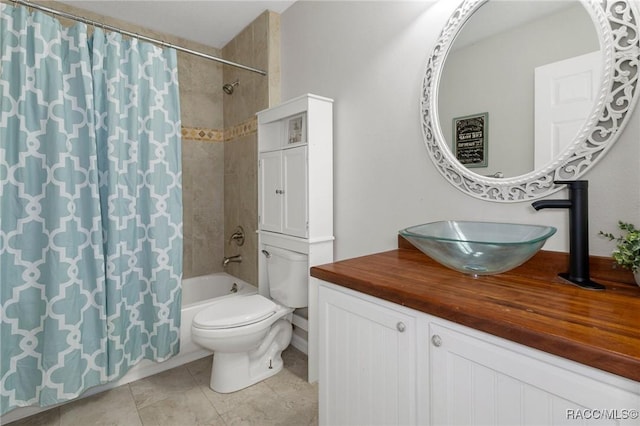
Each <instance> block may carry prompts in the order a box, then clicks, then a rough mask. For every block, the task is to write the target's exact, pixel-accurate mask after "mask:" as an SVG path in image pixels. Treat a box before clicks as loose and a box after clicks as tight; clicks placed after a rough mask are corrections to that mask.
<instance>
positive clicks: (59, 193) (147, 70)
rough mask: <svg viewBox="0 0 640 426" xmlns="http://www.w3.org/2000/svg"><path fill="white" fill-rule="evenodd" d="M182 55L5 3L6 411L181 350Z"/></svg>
mask: <svg viewBox="0 0 640 426" xmlns="http://www.w3.org/2000/svg"><path fill="white" fill-rule="evenodd" d="M175 65H176V57H175V51H173V50H162V49H159V48H157V47H153V46H150V45H147V44H145V43H137V42H135V41H130V42H125V41H123V40H121V39H120V38H119V37H117V36H114V35H108V36H105V35H104V34H103V33H102V32H101V31H99V30H98V31H96V33H95V34H94V36H93V38H92V39H88V37H87V29H86V26H84V25H82V24H79V25H76V26H74V27H72V28H64V27H62V26H61V25H60V23H59V22H58V21H57V20H56V19H54V18H52V17H50V16H47V15H45V14H42V13H40V12H35V13H32V14H31V13H29V12H28V11H27V10H26V9H25V8H23V7H13V6H9V5H8V4H4V3H2V4H0V316H1V319H2V322H1V324H0V414H3V413H5V412H7V411H9V410H11V409H13V408H15V407H20V406H28V405H41V406H46V405H51V404H56V403H59V402H62V401H66V400H69V399H73V398H75V397H77V396H79V395H80V394H81V393H82V392H84V391H85V390H86V389H88V388H90V387H92V386H95V385H98V384H102V383H106V382H108V381H110V380H113V379H116V378H118V377H120V376H122V375H123V374H124V373H126V371H127V370H128V369H129V368H130V367H131V366H132V365H134V364H135V363H137V362H138V361H140V360H142V359H152V360H156V361H161V360H164V359H166V358H169V357H170V356H172V355H174V354H176V353H177V352H178V351H179V328H180V304H181V300H180V299H181V293H180V281H181V274H182V228H181V226H182V225H181V224H182V201H181V197H182V195H181V184H180V179H181V167H180V132H179V129H180V119H179V116H180V111H179V101H178V87H177V75H176V71H175V70H176V66H175Z"/></svg>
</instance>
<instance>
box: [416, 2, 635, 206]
mask: <svg viewBox="0 0 640 426" xmlns="http://www.w3.org/2000/svg"><path fill="white" fill-rule="evenodd" d="M487 1H488V0H464V1H462V3H461V4H460V5H459V6H458V8H457V9H456V10H455V11H454V13H453V14H452V16H451V17H450V18H449V20H448V21H447V23H446V24H445V26H444V29H443V30H442V32H441V34H440V37H439V39H438V41H437V42H436V45H435V47H434V49H433V52H432V53H431V55H430V57H429V59H428V63H427V67H426V70H425V73H424V78H423V81H422V92H421V99H420V114H421V121H422V134H423V138H424V142H425V145H426V148H427V151H428V153H429V155H430V157H431V159H432V161H433V163H434V164H435V166H436V168H437V169H438V171H439V172H440V173H441V174H442V175H443V176H444V178H445V179H446V180H448V181H449V183H451V184H452V185H454V186H455V187H456V188H458V189H459V190H461V191H463V192H464V193H466V194H468V195H471V196H473V197H476V198H479V199H482V200H488V201H496V202H520V201H530V200H533V199H536V198H541V197H544V196H547V195H549V194H551V193H553V192H555V191H557V190H559V189H561V188H562V187H563V185H557V184H555V183H554V181H556V180H573V179H577V178H579V177H580V176H582V175H583V174H584V173H585V172H586V171H587V170H589V169H590V168H591V167H592V166H593V165H594V164H595V163H596V162H597V161H598V160H600V158H602V157H603V156H604V154H605V153H606V152H607V151H608V150H609V149H610V148H611V146H612V145H613V143H614V142H615V141H616V140H617V138H618V136H619V135H620V133H621V131H622V129H623V128H624V127H625V125H626V123H627V122H628V121H629V118H630V116H631V112H632V111H633V107H634V106H635V104H636V102H637V98H638V78H639V73H640V70H639V68H640V34H639V28H638V25H639V21H638V19H639V17H638V13H637V11H636V8H635V6H634V5H633V4H632V2H630V1H628V0H601V1H597V0H581V3H582V4H583V6H584V7H585V8H586V9H587V11H588V12H589V15H590V16H591V18H592V20H593V22H594V25H595V27H596V31H597V33H598V36H599V39H600V46H601V51H602V52H603V68H602V70H603V73H602V85H601V86H600V92H599V94H598V97H597V99H598V100H597V102H596V103H595V105H594V108H593V110H592V112H591V114H590V115H589V118H588V119H587V121H586V122H585V124H584V125H583V127H582V129H581V130H580V131H579V132H578V134H577V135H576V136H575V138H574V139H573V140H572V142H571V143H570V145H569V146H568V147H567V149H565V150H564V151H563V153H562V154H561V155H560V156H558V157H557V158H556V159H554V161H552V162H551V163H550V164H548V165H547V166H545V167H544V168H541V169H538V170H534V171H532V172H530V173H527V174H524V175H521V176H516V177H512V178H494V177H486V176H481V175H479V174H477V173H474V172H472V171H470V170H469V169H468V168H466V167H465V166H463V165H462V164H461V163H460V162H458V161H457V159H456V158H455V156H454V155H453V154H452V152H451V150H450V149H449V146H448V143H447V141H446V139H445V138H444V136H443V134H442V129H441V127H440V124H439V123H440V122H439V117H438V82H439V81H440V77H441V73H442V71H443V68H444V62H445V60H446V57H447V52H448V51H449V49H450V48H451V46H452V44H453V41H454V39H455V36H456V34H457V33H458V32H459V31H460V29H461V28H462V26H463V25H464V24H465V22H467V20H468V19H469V18H470V17H471V16H472V15H473V13H474V12H475V11H476V10H477V9H478V8H479V7H481V6H482V5H483V4H484V3H486V2H487Z"/></svg>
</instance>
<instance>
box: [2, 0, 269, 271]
mask: <svg viewBox="0 0 640 426" xmlns="http://www.w3.org/2000/svg"><path fill="white" fill-rule="evenodd" d="M2 1H4V0H2ZM41 3H43V4H45V5H46V6H49V7H52V8H54V9H58V10H62V11H66V12H69V13H72V14H75V15H79V16H84V17H86V18H89V19H92V20H95V21H97V22H103V23H105V24H108V25H113V26H116V27H120V28H123V29H125V30H128V31H131V32H135V33H138V34H142V35H146V36H149V37H155V38H158V39H160V40H164V41H166V42H168V43H173V44H176V45H180V46H184V47H186V48H189V49H193V50H199V51H202V52H205V53H208V54H211V55H213V56H222V57H225V58H226V59H230V60H232V61H237V62H241V63H246V64H247V65H250V66H254V67H256V68H260V69H265V70H269V76H268V77H264V76H260V75H258V74H253V73H250V72H248V71H239V70H236V69H232V68H231V67H228V66H225V67H224V68H225V69H224V71H223V66H222V65H220V64H218V63H216V62H213V61H210V60H206V59H202V58H199V57H196V56H193V55H189V54H186V53H180V52H178V67H179V69H178V78H179V84H180V104H181V118H182V166H183V176H182V182H183V202H184V228H183V232H184V278H189V277H194V276H198V275H203V274H207V273H211V272H219V271H222V270H223V267H222V261H223V257H224V256H225V255H234V254H238V252H241V254H242V256H243V262H242V263H241V264H232V265H231V266H230V267H228V268H227V269H228V272H230V273H231V274H235V275H236V276H239V277H240V278H242V279H245V280H247V281H249V282H251V283H253V284H257V259H256V253H255V251H256V250H257V236H256V234H255V230H256V226H257V189H256V188H257V184H256V168H257V162H256V152H255V151H256V142H257V136H256V126H255V124H256V123H255V113H256V112H257V111H259V110H261V109H264V108H267V107H268V106H269V105H270V104H274V103H278V102H279V99H278V98H277V95H274V93H276V94H279V83H280V72H279V66H280V65H279V62H280V60H279V44H280V41H279V15H277V14H274V13H270V12H265V13H263V14H262V15H261V16H259V17H258V18H257V19H256V20H255V21H254V22H253V23H252V24H251V25H249V26H248V27H247V28H246V29H245V30H244V31H243V32H242V33H240V34H239V35H238V36H237V37H236V38H234V39H233V40H232V41H231V42H229V44H228V45H227V46H226V47H225V48H224V49H223V51H222V52H220V51H219V50H218V49H214V48H210V47H207V46H203V45H200V44H198V43H195V42H191V41H188V40H183V39H180V38H177V37H174V36H170V35H167V34H162V33H159V32H155V31H151V30H146V29H144V28H141V27H139V26H136V25H133V24H129V23H126V22H122V21H119V20H115V19H112V18H108V17H105V16H100V15H96V14H94V13H90V12H87V11H85V10H81V9H77V8H74V7H71V6H68V5H66V4H62V3H57V2H51V1H46V2H44V1H43V2H41ZM61 21H63V23H64V24H65V25H71V24H73V22H71V21H66V20H63V19H61ZM272 70H273V71H272ZM223 74H224V78H223ZM236 78H237V79H239V80H240V84H239V86H236V91H235V93H234V95H232V96H229V95H225V94H224V92H223V91H222V85H223V84H224V82H228V81H233V80H235V79H236ZM270 87H271V90H270ZM270 97H271V98H270ZM274 97H275V98H274ZM223 106H224V108H223ZM223 110H224V112H223ZM237 225H242V226H243V227H244V229H245V232H246V235H247V242H246V243H245V244H244V246H243V247H236V246H235V245H234V246H230V245H229V244H228V243H227V241H228V238H229V236H230V235H231V233H232V232H233V229H234V228H235V227H236V226H237ZM235 249H239V251H238V250H235Z"/></svg>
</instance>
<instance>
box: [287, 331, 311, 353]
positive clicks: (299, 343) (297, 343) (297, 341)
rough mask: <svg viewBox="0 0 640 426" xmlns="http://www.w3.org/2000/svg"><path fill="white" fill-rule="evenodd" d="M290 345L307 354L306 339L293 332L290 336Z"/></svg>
mask: <svg viewBox="0 0 640 426" xmlns="http://www.w3.org/2000/svg"><path fill="white" fill-rule="evenodd" d="M291 346H293V347H294V348H296V349H297V350H299V351H300V352H302V353H304V354H305V355H309V347H308V345H307V341H306V340H305V339H303V338H302V337H300V336H299V335H297V334H295V333H294V334H293V336H292V337H291Z"/></svg>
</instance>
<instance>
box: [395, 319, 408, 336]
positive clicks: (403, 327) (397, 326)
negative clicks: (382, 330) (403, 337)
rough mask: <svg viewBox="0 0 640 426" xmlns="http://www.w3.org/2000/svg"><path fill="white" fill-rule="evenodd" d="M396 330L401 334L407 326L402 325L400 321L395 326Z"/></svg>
mask: <svg viewBox="0 0 640 426" xmlns="http://www.w3.org/2000/svg"><path fill="white" fill-rule="evenodd" d="M396 328H397V329H398V331H399V332H400V333H403V332H404V331H405V330H406V329H407V326H406V325H404V323H403V322H402V321H400V322H398V323H397V324H396Z"/></svg>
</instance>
